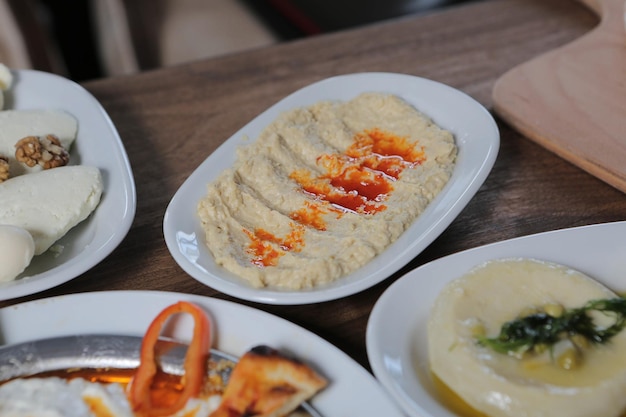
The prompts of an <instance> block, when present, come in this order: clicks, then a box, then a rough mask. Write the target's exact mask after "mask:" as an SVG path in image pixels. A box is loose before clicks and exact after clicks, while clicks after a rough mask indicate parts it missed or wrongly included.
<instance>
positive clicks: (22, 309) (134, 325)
mask: <svg viewBox="0 0 626 417" xmlns="http://www.w3.org/2000/svg"><path fill="white" fill-rule="evenodd" d="M180 300H186V301H191V302H193V303H196V304H198V305H200V306H201V307H203V308H204V309H205V310H206V311H207V313H208V314H209V316H210V317H211V320H212V331H213V343H212V347H213V348H216V349H219V350H221V351H223V352H225V353H228V354H231V355H235V356H241V355H242V354H243V353H245V352H246V351H247V350H249V349H250V348H252V347H254V346H256V345H260V344H265V345H268V346H271V347H273V348H276V349H279V350H281V351H283V352H285V353H288V354H292V355H295V356H296V357H297V358H299V359H300V360H302V361H304V362H307V363H309V364H310V365H311V366H313V367H314V369H316V370H317V371H318V372H319V373H320V374H321V375H323V376H325V377H326V378H327V379H328V380H329V382H330V383H329V385H328V387H327V388H326V389H325V390H324V391H322V392H321V393H319V394H318V395H316V396H315V397H314V398H313V400H312V401H311V404H312V405H313V407H314V408H315V409H316V410H317V411H319V412H320V413H321V414H322V415H324V416H328V417H330V416H364V417H365V416H372V417H379V416H385V417H394V416H397V417H402V416H403V414H402V412H401V411H400V409H399V408H398V406H397V405H396V404H395V403H394V402H393V401H392V399H391V398H390V397H389V396H388V394H387V393H386V392H385V391H384V389H383V388H382V387H381V386H380V384H379V383H378V381H377V380H376V379H375V378H374V377H373V375H372V374H370V373H369V372H367V371H366V370H365V369H364V368H363V367H361V366H360V365H359V364H357V363H356V362H355V361H354V360H352V359H351V358H350V357H349V356H347V355H346V354H345V353H343V352H342V351H341V350H339V349H338V348H336V347H334V346H333V345H331V344H330V343H328V342H326V341H325V340H323V339H321V338H320V337H319V336H316V335H315V334H313V333H311V332H309V331H307V330H305V329H303V328H301V327H299V326H296V325H295V324H293V323H291V322H288V321H286V320H284V319H281V318H279V317H276V316H273V315H271V314H268V313H265V312H263V311H260V310H256V309H253V308H250V307H246V306H242V305H239V304H236V303H233V302H229V301H224V300H218V299H213V298H208V297H201V296H194V295H189V294H179V293H169V292H149V291H108V292H93V293H84V294H72V295H65V296H59V297H51V298H46V299H41V300H36V301H30V302H27V303H22V304H17V305H14V306H11V307H5V308H3V309H0V343H4V344H14V343H22V342H28V341H32V340H39V339H45V338H49V337H60V336H71V335H79V334H117V335H126V336H143V334H144V333H145V331H146V329H147V328H148V325H149V324H150V322H151V321H152V319H153V318H154V317H155V316H156V315H157V314H158V313H159V312H160V311H161V310H162V309H163V308H165V307H166V306H168V305H170V304H174V303H176V302H178V301H180ZM180 319H181V320H180V321H177V322H176V325H175V326H167V327H166V329H169V330H166V331H165V333H164V336H169V337H174V338H176V339H179V340H181V341H185V342H188V341H189V339H190V335H191V334H192V331H193V321H192V320H190V319H189V317H186V316H181V317H180Z"/></svg>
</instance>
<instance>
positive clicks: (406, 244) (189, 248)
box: [163, 73, 500, 304]
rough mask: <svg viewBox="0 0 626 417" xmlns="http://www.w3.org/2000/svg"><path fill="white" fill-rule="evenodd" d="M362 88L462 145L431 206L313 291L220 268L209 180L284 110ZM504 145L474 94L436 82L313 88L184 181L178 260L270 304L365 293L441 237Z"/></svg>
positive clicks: (347, 82) (276, 108)
mask: <svg viewBox="0 0 626 417" xmlns="http://www.w3.org/2000/svg"><path fill="white" fill-rule="evenodd" d="M363 92H384V93H391V94H396V95H398V96H400V97H402V98H403V99H405V100H406V101H407V102H409V103H410V104H412V105H413V106H415V107H416V108H417V109H418V110H420V111H422V112H423V113H425V114H426V115H427V116H429V117H430V118H432V119H433V120H434V121H435V123H437V124H439V125H440V126H442V127H444V128H446V129H448V130H450V131H451V132H452V133H453V134H454V135H455V139H456V143H457V145H458V148H459V152H458V159H457V165H456V167H455V170H454V173H453V175H452V178H451V179H450V181H449V183H448V184H447V185H446V187H445V188H444V189H443V191H442V192H441V193H440V194H439V195H438V196H437V198H435V199H434V200H433V201H432V202H431V204H430V205H429V206H428V207H427V208H426V210H425V211H424V212H423V213H422V214H421V215H420V216H419V217H418V218H417V220H415V222H414V223H413V224H412V225H411V226H410V227H409V228H408V229H407V230H406V231H405V232H404V234H403V235H402V236H400V238H399V239H398V240H397V241H396V242H395V243H394V244H392V245H390V246H389V247H388V248H387V249H386V250H385V251H384V252H383V253H381V254H380V255H378V256H377V257H376V258H374V259H373V260H372V261H371V262H369V263H368V264H366V265H365V266H363V267H362V268H360V269H358V270H356V271H355V272H353V273H351V274H349V275H347V276H345V277H343V278H340V279H338V280H337V281H335V282H333V283H331V284H328V285H324V286H320V287H317V288H313V289H310V290H301V291H293V290H291V291H288V290H277V289H275V288H264V289H257V288H253V287H252V286H251V285H249V284H248V283H247V282H245V281H244V280H242V279H241V278H239V277H237V276H235V275H234V274H232V273H230V272H228V271H226V270H225V269H223V268H222V267H220V266H218V265H217V264H216V263H215V262H214V260H213V257H212V255H211V254H210V252H209V250H208V249H207V247H206V245H205V242H204V231H203V230H202V227H201V225H200V220H199V218H198V216H197V214H196V207H197V204H198V202H199V200H200V199H201V198H203V197H204V195H205V194H206V190H207V184H208V183H209V182H211V181H212V180H213V179H215V178H216V177H217V176H218V175H219V173H221V172H222V171H223V170H224V169H226V168H228V167H230V166H231V165H232V164H233V163H234V161H235V150H236V149H237V148H238V147H240V146H242V145H244V144H248V143H250V141H252V140H254V139H255V138H257V137H258V136H259V134H260V132H261V131H262V130H263V129H264V128H265V127H266V126H267V125H269V124H270V123H271V122H272V121H273V120H274V119H275V118H276V117H277V116H278V115H279V114H280V113H282V112H284V111H286V110H289V109H293V108H296V107H302V106H309V105H312V104H314V103H316V102H318V101H321V100H344V101H345V100H350V99H352V98H354V97H356V96H357V95H359V94H360V93H363ZM499 145H500V135H499V132H498V128H497V126H496V123H495V121H494V120H493V118H492V117H491V115H490V114H489V112H487V110H485V108H484V107H483V106H481V105H480V104H479V103H478V102H476V101H475V100H474V99H472V98H471V97H469V96H468V95H466V94H464V93H462V92H460V91H458V90H455V89H453V88H451V87H448V86H446V85H444V84H440V83H437V82H435V81H430V80H426V79H423V78H419V77H415V76H411V75H404V74H388V73H361V74H350V75H342V76H337V77H333V78H328V79H326V80H323V81H320V82H317V83H315V84H312V85H309V86H308V87H305V88H303V89H301V90H298V91H296V92H295V93H293V94H291V95H289V96H287V97H286V98H284V99H283V100H281V101H279V102H278V103H277V104H275V105H273V106H272V107H270V108H269V109H268V110H266V111H265V112H263V113H262V114H261V115H259V116H258V117H256V118H255V119H254V120H252V121H251V122H250V123H248V124H247V125H246V126H244V127H243V128H242V129H241V130H239V131H238V132H237V133H235V134H234V135H233V136H231V137H230V138H229V139H228V140H227V141H226V142H224V144H222V145H221V146H220V147H219V148H218V149H217V150H215V152H213V153H212V154H211V155H210V156H209V157H208V158H207V159H206V160H205V161H204V162H203V163H202V164H201V165H200V166H199V167H198V168H197V169H196V170H195V171H194V172H193V173H192V174H191V176H190V177H189V178H188V179H187V180H186V181H185V182H184V183H183V185H182V186H181V187H180V189H179V190H178V191H177V192H176V194H175V195H174V197H173V198H172V201H171V202H170V204H169V206H168V208H167V211H166V213H165V219H164V224H163V229H164V234H165V242H166V243H167V247H168V249H169V250H170V253H171V254H172V256H173V257H174V259H175V260H176V262H177V263H178V264H179V265H180V266H181V268H183V269H184V270H185V271H186V272H187V273H188V274H189V275H191V276H192V277H194V278H195V279H197V280H198V281H200V282H202V283H203V284H205V285H207V286H209V287H212V288H214V289H216V290H219V291H221V292H223V293H226V294H229V295H232V296H234V297H238V298H242V299H246V300H251V301H256V302H260V303H267V304H306V303H316V302H321V301H328V300H332V299H337V298H341V297H345V296H348V295H351V294H355V293H357V292H359V291H362V290H365V289H367V288H369V287H371V286H373V285H375V284H377V283H379V282H381V281H382V280H384V279H385V278H387V277H389V276H390V275H392V274H393V273H394V272H396V271H397V270H398V269H400V268H401V267H402V266H404V265H405V264H407V263H408V262H409V261H410V260H411V259H413V258H415V256H417V255H418V254H419V253H420V252H421V251H422V250H424V249H425V248H426V247H427V246H428V245H429V244H430V243H431V242H432V241H433V240H435V238H436V237H437V236H439V235H440V234H441V233H442V232H443V231H444V230H445V229H446V228H447V227H448V226H449V225H450V223H451V222H452V220H454V218H455V217H456V216H457V215H458V214H459V213H460V211H461V210H462V209H463V208H464V207H465V205H466V204H467V203H468V202H469V201H470V199H471V198H472V197H473V196H474V194H475V193H476V191H478V188H479V187H480V186H481V184H482V183H483V182H484V180H485V178H486V177H487V175H488V174H489V172H490V170H491V168H492V166H493V164H494V161H495V159H496V156H497V153H498V148H499Z"/></svg>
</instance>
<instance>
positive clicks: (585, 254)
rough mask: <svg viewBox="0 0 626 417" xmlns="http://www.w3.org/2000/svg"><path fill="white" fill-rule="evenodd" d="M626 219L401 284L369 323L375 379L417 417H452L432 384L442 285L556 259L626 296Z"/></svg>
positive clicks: (518, 243)
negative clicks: (485, 266)
mask: <svg viewBox="0 0 626 417" xmlns="http://www.w3.org/2000/svg"><path fill="white" fill-rule="evenodd" d="M625 236H626V221H624V222H615V223H604V224H598V225H591V226H584V227H577V228H571V229H563V230H557V231H551V232H545V233H540V234H536V235H530V236H525V237H520V238H516V239H512V240H507V241H504V242H499V243H494V244H491V245H487V246H482V247H479V248H474V249H470V250H467V251H464V252H459V253H457V254H453V255H449V256H446V257H444V258H441V259H438V260H435V261H432V262H430V263H428V264H425V265H423V266H421V267H419V268H417V269H415V270H413V271H411V272H409V273H408V274H406V275H405V276H403V277H401V278H400V279H398V280H397V281H396V282H394V283H393V284H392V285H391V286H390V287H389V288H388V289H387V290H386V291H385V292H384V293H383V295H382V296H381V297H380V298H379V299H378V301H377V302H376V305H375V306H374V309H373V310H372V313H371V315H370V318H369V321H368V324H367V334H366V344H367V354H368V358H369V361H370V365H371V366H372V370H373V371H374V375H376V377H377V378H378V379H379V380H380V381H381V383H382V384H383V386H384V387H385V388H386V389H387V390H388V392H389V393H390V394H391V395H392V396H393V397H394V398H395V399H396V400H397V401H398V403H399V404H400V405H401V406H402V408H403V409H404V411H405V412H406V413H407V414H409V415H411V416H415V417H418V416H419V417H453V416H456V414H454V413H452V412H451V411H449V410H448V409H447V408H446V407H445V406H444V405H443V404H441V403H440V402H439V401H438V400H437V396H436V394H435V388H434V386H433V383H432V380H431V378H430V369H429V365H428V342H427V340H426V324H427V321H428V317H429V314H430V309H431V306H432V304H433V302H434V300H435V298H436V297H437V296H438V294H439V292H440V291H441V290H442V289H443V287H444V286H445V285H446V284H448V283H449V282H450V281H452V280H454V279H456V278H459V277H461V276H462V275H464V274H465V273H466V272H468V271H469V270H470V269H472V268H473V267H475V266H477V265H480V264H482V263H484V262H486V261H489V260H493V259H499V258H512V257H524V258H535V259H541V260H545V261H551V262H556V263H560V264H562V265H566V266H568V267H570V268H574V269H576V270H579V271H581V272H583V273H585V274H587V275H589V276H590V277H592V278H595V279H597V280H598V281H600V282H602V283H603V284H605V285H606V286H608V287H609V288H611V289H613V290H614V291H618V292H624V291H626V239H625V238H624V237H625Z"/></svg>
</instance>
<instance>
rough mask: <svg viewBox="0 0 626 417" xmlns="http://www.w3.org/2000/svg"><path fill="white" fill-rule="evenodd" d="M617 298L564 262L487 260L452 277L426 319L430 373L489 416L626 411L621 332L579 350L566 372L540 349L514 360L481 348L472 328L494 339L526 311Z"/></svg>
mask: <svg viewBox="0 0 626 417" xmlns="http://www.w3.org/2000/svg"><path fill="white" fill-rule="evenodd" d="M613 297H616V294H614V293H613V292H612V291H610V290H609V289H607V288H606V287H604V286H603V285H601V284H600V283H598V282H597V281H595V280H592V279H591V278H589V277H587V276H586V275H583V274H582V273H579V272H577V271H574V270H571V269H568V268H566V267H563V266H560V265H555V264H550V263H545V262H540V261H534V260H529V259H516V260H499V261H492V262H488V263H486V264H484V265H482V266H480V267H477V268H476V269H475V270H473V271H470V272H469V273H468V274H466V275H465V276H463V277H461V278H459V279H457V280H455V281H453V282H452V283H450V284H449V285H448V286H447V287H446V288H445V289H444V290H443V291H442V293H441V294H440V295H439V297H438V298H437V300H436V302H435V304H434V306H433V309H432V312H431V317H430V319H429V323H428V344H429V360H430V365H431V369H432V371H433V373H434V374H435V375H436V376H437V377H438V378H439V379H440V380H441V381H443V382H444V383H445V384H446V385H447V386H448V387H449V388H451V389H452V390H453V391H454V392H455V393H456V394H457V395H458V396H459V397H461V399H463V400H464V401H465V402H466V403H467V404H468V405H470V406H471V407H473V408H474V409H476V410H478V411H480V412H482V413H485V414H486V415H488V416H491V417H503V416H507V417H509V416H516V417H517V416H526V417H561V416H562V417H565V416H567V417H591V416H594V417H595V416H602V417H617V416H622V415H623V412H624V410H625V409H626V395H624V393H626V353H625V352H626V331H622V332H621V333H619V334H618V335H617V336H615V337H614V338H613V339H611V341H610V342H609V343H606V344H604V345H594V346H592V347H590V348H589V349H588V350H585V354H584V360H583V362H582V364H581V366H580V367H578V368H576V369H573V370H565V369H563V368H561V367H559V366H558V365H556V364H555V361H554V359H551V358H550V357H549V356H548V354H546V359H545V360H543V361H535V360H531V361H528V360H520V359H517V358H515V357H514V356H512V355H506V354H500V353H495V352H494V351H493V350H490V349H489V348H486V347H482V346H479V345H478V343H477V341H476V337H475V330H476V328H477V326H480V327H481V328H484V329H485V331H486V336H487V337H495V336H496V335H497V334H498V333H499V332H500V329H501V327H502V325H503V324H504V323H505V322H506V321H509V320H513V319H515V318H516V317H518V315H519V314H521V313H522V312H523V311H524V310H525V309H527V308H532V307H538V306H545V305H548V304H560V305H562V306H563V307H565V308H577V307H582V306H583V305H584V304H585V303H586V302H587V301H589V300H591V299H606V298H613Z"/></svg>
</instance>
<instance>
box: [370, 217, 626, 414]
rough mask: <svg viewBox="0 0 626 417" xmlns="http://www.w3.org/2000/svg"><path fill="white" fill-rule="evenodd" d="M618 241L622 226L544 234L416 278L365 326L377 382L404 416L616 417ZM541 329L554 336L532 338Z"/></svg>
mask: <svg viewBox="0 0 626 417" xmlns="http://www.w3.org/2000/svg"><path fill="white" fill-rule="evenodd" d="M625 232H626V222H614V223H603V224H596V225H590V226H583V227H574V228H569V229H562V230H556V231H550V232H544V233H539V234H535V235H530V236H523V237H519V238H515V239H511V240H507V241H503V242H497V243H493V244H490V245H486V246H482V247H478V248H474V249H470V250H466V251H463V252H459V253H455V254H452V255H449V256H446V257H443V258H441V259H437V260H434V261H432V262H429V263H427V264H425V265H422V266H420V267H419V268H416V269H414V270H413V271H411V272H409V273H407V274H406V275H405V276H403V277H401V278H400V279H398V280H396V281H395V282H394V283H393V284H392V285H391V286H390V287H389V288H388V289H387V290H386V291H385V292H384V293H383V294H382V296H381V297H380V298H379V299H378V301H377V302H376V304H375V306H374V308H373V310H372V313H371V315H370V317H369V320H368V325H367V333H366V345H367V353H368V359H369V362H370V364H371V366H372V370H373V373H374V375H376V377H377V379H378V380H379V381H380V382H381V384H382V385H383V386H384V387H385V388H386V389H387V391H388V392H389V393H390V394H391V396H392V397H393V398H394V399H395V400H396V401H397V402H398V404H399V405H400V406H401V407H402V409H403V410H404V412H405V413H406V414H407V415H408V416H420V417H422V416H426V417H434V416H437V417H454V416H461V415H462V416H493V417H495V416H520V415H526V416H540V415H543V416H548V415H549V416H565V415H567V416H573V415H576V416H600V415H602V416H622V415H623V413H624V409H625V408H626V401H624V400H623V399H622V396H620V395H619V394H617V395H616V394H615V392H623V387H624V384H626V362H625V361H624V355H623V349H624V348H623V347H622V346H623V344H624V343H626V329H624V328H623V322H621V318H622V316H623V305H624V303H625V302H626V301H624V299H623V298H622V299H621V301H619V300H620V298H619V297H618V295H623V294H625V292H624V291H625V290H626V286H625V284H624V280H623V276H624V273H623V271H624V269H625V268H626V262H625V261H624V256H623V253H624V243H623V241H624V239H623V234H624V233H625ZM590 242H593V243H592V244H590ZM609 301H615V302H617V303H619V304H617V305H619V306H621V307H620V309H619V310H618V311H620V312H621V313H620V314H617V315H616V314H614V313H612V312H610V311H608V309H607V308H606V306H607V305H611V304H609ZM605 302H606V303H605ZM572 317H575V318H576V319H572ZM587 319H588V320H589V321H587ZM616 319H618V320H617V322H619V324H618V325H617V326H615V324H616ZM566 320H567V323H570V324H567V325H566V326H564V325H563V324H564V323H566ZM577 322H582V323H589V324H590V325H591V327H592V328H593V331H592V332H589V333H583V332H582V331H581V328H580V327H579V325H576V326H575V325H574V324H575V323H577ZM390 323H394V325H393V326H390V325H389V324H390ZM545 324H547V325H548V326H545ZM550 328H552V329H559V332H558V334H557V333H550V332H547V331H543V332H541V333H540V332H539V331H538V330H539V329H550ZM507 329H508V330H507ZM513 329H515V330H516V332H517V333H516V335H515V337H511V335H512V333H513V332H512V330H513ZM561 329H567V331H564V332H561ZM604 329H607V330H608V329H611V332H612V337H610V338H609V337H607V336H606V335H605V334H603V331H604ZM529 334H535V335H538V334H541V335H542V336H541V338H537V339H536V340H533V341H532V343H529V342H528V341H527V340H526V339H527V338H528V335H529ZM555 336H557V337H555ZM588 336H592V338H591V339H590V338H588ZM590 340H593V341H590ZM504 342H510V343H511V344H509V345H506V344H504ZM613 390H615V391H613ZM620 390H621V391H620ZM607 398H612V399H611V400H610V401H609V400H607Z"/></svg>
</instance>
